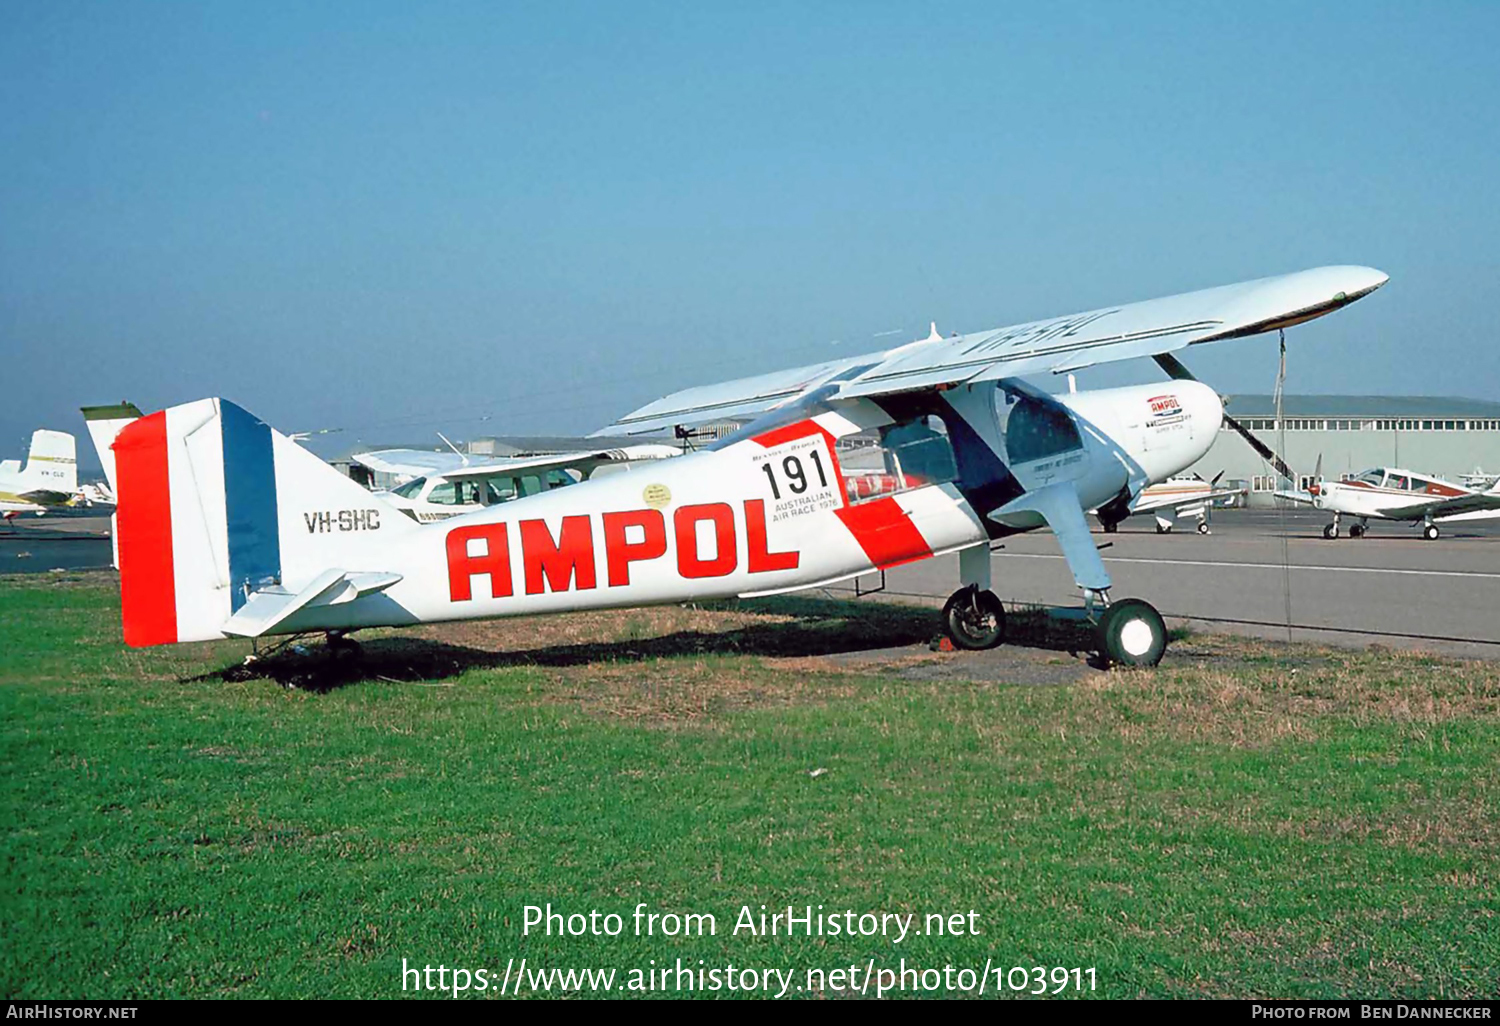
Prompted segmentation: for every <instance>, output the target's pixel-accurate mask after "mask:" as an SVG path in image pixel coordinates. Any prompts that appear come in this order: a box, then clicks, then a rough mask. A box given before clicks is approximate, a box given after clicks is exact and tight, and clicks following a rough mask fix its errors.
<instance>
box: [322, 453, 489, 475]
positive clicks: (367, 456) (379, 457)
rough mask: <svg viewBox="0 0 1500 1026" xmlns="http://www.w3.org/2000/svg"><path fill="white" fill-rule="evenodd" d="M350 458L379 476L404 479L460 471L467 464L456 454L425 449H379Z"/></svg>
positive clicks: (356, 454)
mask: <svg viewBox="0 0 1500 1026" xmlns="http://www.w3.org/2000/svg"><path fill="white" fill-rule="evenodd" d="M349 458H350V459H352V460H353V461H354V462H355V463H359V464H362V465H364V466H366V467H369V468H370V469H371V470H373V471H375V472H376V473H377V474H396V475H399V476H404V477H426V476H428V475H430V474H446V473H447V472H448V471H450V470H457V469H459V468H460V467H462V466H464V465H465V462H466V461H465V460H464V458H463V457H462V456H460V455H459V454H458V453H456V452H428V451H426V450H424V449H378V450H376V451H374V452H357V453H355V454H354V455H353V456H351V457H349Z"/></svg>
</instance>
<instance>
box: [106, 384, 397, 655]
mask: <svg viewBox="0 0 1500 1026" xmlns="http://www.w3.org/2000/svg"><path fill="white" fill-rule="evenodd" d="M113 454H114V463H115V474H116V478H117V484H116V488H117V494H118V499H119V505H118V508H117V514H116V515H117V518H118V520H117V543H118V548H119V567H120V590H121V605H122V612H123V616H124V622H125V641H126V643H127V644H129V645H132V646H143V645H160V644H170V643H173V642H184V641H206V640H211V639H214V638H221V637H224V636H226V635H225V632H224V630H223V627H224V624H225V622H226V621H227V620H228V619H229V618H230V617H231V616H233V615H234V614H235V613H236V612H237V611H238V610H239V609H240V608H241V607H243V606H244V605H245V603H246V602H247V601H248V600H249V598H250V596H251V595H253V594H254V593H256V592H257V591H262V590H266V589H275V588H286V589H292V590H294V591H295V590H296V589H298V588H301V587H303V586H304V585H306V584H307V583H308V582H309V581H311V580H312V579H314V578H315V577H317V576H318V574H320V573H322V572H324V571H325V570H328V569H330V568H340V569H344V570H350V571H359V570H379V569H380V567H379V565H378V564H379V562H380V558H381V555H382V543H386V542H389V540H390V539H391V538H393V537H395V536H397V535H399V534H401V533H404V532H405V531H407V530H411V529H415V528H416V525H415V524H413V523H412V522H411V521H410V520H408V519H407V518H405V517H402V516H400V514H399V513H397V512H396V511H395V510H393V509H391V508H390V507H387V506H384V505H383V504H382V503H381V502H380V500H378V499H376V498H375V497H374V496H373V495H371V494H370V493H369V492H367V491H365V489H363V488H362V487H360V486H359V485H358V484H356V483H355V482H353V481H351V480H350V479H349V478H347V477H345V476H344V475H342V474H340V473H339V472H338V471H336V470H334V469H333V468H332V467H330V466H328V465H327V464H326V463H324V462H323V461H322V460H320V459H318V457H316V456H314V455H313V454H312V453H310V452H308V451H307V450H305V449H303V448H302V447H301V446H299V445H298V444H297V443H296V442H293V441H292V440H291V439H289V438H287V437H286V436H285V435H282V434H280V433H279V432H277V431H275V430H273V429H272V428H271V427H269V426H268V425H267V424H265V423H264V422H263V421H261V420H260V419H259V418H257V417H255V416H254V415H253V414H251V413H249V412H247V411H246V410H244V409H243V408H241V407H239V406H236V405H235V404H234V403H231V402H227V401H225V400H222V399H203V400H199V401H198V402H194V403H187V404H184V405H182V406H174V407H171V408H169V409H166V410H163V411H161V412H160V413H154V414H151V415H150V416H147V417H141V418H140V419H138V420H134V421H132V422H130V423H128V424H127V425H126V426H125V427H124V428H123V430H121V431H120V432H119V434H118V435H117V436H116V437H115V438H114V442H113ZM340 514H342V515H343V516H342V521H341V520H340ZM341 522H342V523H343V524H344V525H345V526H346V527H347V529H345V530H340V529H339V528H338V527H337V526H336V525H338V524H340V523H341ZM325 523H326V524H330V525H335V526H334V527H333V528H332V529H331V530H328V531H319V530H318V528H319V527H321V526H323V525H324V524H325ZM309 525H311V526H309Z"/></svg>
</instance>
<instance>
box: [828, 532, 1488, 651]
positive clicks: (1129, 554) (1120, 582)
mask: <svg viewBox="0 0 1500 1026" xmlns="http://www.w3.org/2000/svg"><path fill="white" fill-rule="evenodd" d="M1328 519H1329V518H1328V515H1327V514H1323V513H1317V512H1314V511H1302V510H1288V511H1286V512H1284V513H1283V512H1282V511H1278V510H1223V511H1218V512H1216V514H1215V518H1214V521H1213V523H1212V533H1211V534H1209V535H1206V536H1205V535H1200V534H1197V533H1196V532H1195V531H1194V530H1193V529H1192V525H1191V524H1188V525H1186V527H1185V528H1182V527H1180V528H1178V530H1176V531H1173V532H1172V533H1170V534H1158V533H1156V528H1155V525H1154V520H1153V519H1152V518H1151V517H1149V516H1144V517H1132V518H1131V519H1129V520H1127V521H1126V522H1125V523H1123V524H1121V525H1120V529H1119V531H1118V532H1117V533H1115V534H1104V533H1102V532H1099V531H1097V530H1096V532H1095V534H1094V540H1095V542H1096V543H1097V544H1099V545H1100V546H1108V547H1107V548H1105V549H1104V551H1103V556H1104V562H1105V565H1106V567H1107V568H1108V569H1109V572H1110V575H1111V576H1112V577H1113V578H1114V589H1113V591H1112V595H1113V596H1114V597H1115V598H1125V597H1127V596H1133V597H1139V598H1143V599H1145V600H1147V601H1148V602H1150V603H1151V604H1152V605H1154V606H1156V607H1157V608H1158V609H1160V610H1161V612H1162V613H1163V614H1164V615H1165V616H1167V617H1169V618H1170V619H1175V620H1178V621H1185V622H1186V623H1187V624H1188V625H1189V626H1192V627H1195V628H1198V629H1205V630H1213V631H1228V632H1233V633H1242V634H1249V635H1254V636H1259V637H1267V638H1279V639H1288V638H1290V639H1293V640H1299V641H1320V642H1325V643H1332V644H1352V645H1358V646H1364V645H1368V644H1371V643H1380V644H1385V645H1389V646H1391V647H1393V648H1415V649H1424V650H1428V651H1435V652H1443V653H1447V654H1453V655H1464V656H1476V657H1482V658H1500V521H1481V522H1472V523H1465V524H1451V525H1444V526H1443V532H1444V533H1443V536H1442V537H1441V538H1439V539H1437V540H1436V541H1426V540H1425V539H1423V538H1422V537H1421V535H1420V533H1419V532H1418V531H1417V530H1416V529H1415V528H1413V527H1411V526H1410V525H1406V524H1395V523H1372V525H1371V528H1370V533H1369V534H1368V535H1367V536H1366V537H1364V538H1358V539H1353V538H1349V537H1347V536H1345V537H1340V538H1337V539H1333V540H1326V539H1324V538H1323V536H1322V530H1323V527H1324V525H1325V524H1327V523H1328ZM1000 544H1001V545H1002V546H1003V547H1001V548H998V549H996V551H995V552H994V553H993V555H992V557H991V560H992V573H993V587H994V590H995V593H996V594H998V595H999V596H1000V597H1001V598H1003V599H1005V600H1006V601H1007V602H1020V603H1036V604H1041V605H1072V606H1076V605H1078V604H1079V601H1080V598H1079V592H1078V589H1077V588H1076V587H1075V586H1074V584H1073V577H1072V575H1071V574H1070V573H1069V572H1068V568H1067V564H1066V563H1065V562H1064V561H1063V558H1062V555H1061V552H1060V551H1059V549H1058V547H1057V542H1056V540H1055V539H1053V538H1052V537H1051V535H1050V534H1049V533H1047V532H1046V531H1039V532H1034V533H1031V534H1026V535H1018V536H1015V537H1011V538H1007V539H1005V540H1004V541H1003V542H1002V543H1000ZM957 581H958V560H957V557H954V556H948V557H942V558H939V559H930V560H926V561H923V562H920V563H912V564H908V565H906V566H901V567H896V568H894V569H892V570H890V571H888V572H887V574H886V582H885V583H886V591H885V593H884V594H885V596H886V597H888V598H893V599H900V600H905V601H921V602H928V603H932V604H941V603H942V602H944V601H945V600H946V599H947V597H948V596H949V595H950V594H951V593H952V592H953V590H954V588H955V587H956V586H957ZM859 586H860V588H861V589H865V588H871V587H878V586H879V580H878V575H874V574H872V575H867V576H866V577H864V578H863V579H861V581H860V582H859ZM829 590H830V591H833V592H835V593H838V594H844V593H847V592H851V591H853V590H854V585H853V583H850V584H847V585H840V586H839V587H838V588H835V589H829ZM1289 625H1290V626H1289Z"/></svg>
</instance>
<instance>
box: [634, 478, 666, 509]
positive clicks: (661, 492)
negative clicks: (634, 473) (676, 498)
mask: <svg viewBox="0 0 1500 1026" xmlns="http://www.w3.org/2000/svg"><path fill="white" fill-rule="evenodd" d="M641 499H642V500H644V501H645V503H646V505H648V506H650V507H651V508H652V509H661V508H662V507H663V506H665V505H667V504H668V503H670V502H671V501H672V489H670V488H668V487H667V486H666V485H664V484H654V485H647V486H646V490H645V491H644V492H642V493H641Z"/></svg>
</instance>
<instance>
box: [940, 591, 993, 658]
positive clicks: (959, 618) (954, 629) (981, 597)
mask: <svg viewBox="0 0 1500 1026" xmlns="http://www.w3.org/2000/svg"><path fill="white" fill-rule="evenodd" d="M943 628H944V630H946V631H947V633H948V637H949V638H951V639H952V640H953V644H954V645H956V646H957V647H958V648H966V649H969V650H971V651H977V650H979V649H985V648H994V647H995V646H996V645H999V644H1000V643H1001V642H1003V641H1004V640H1005V607H1004V606H1003V605H1001V604H1000V600H999V599H998V598H997V597H995V593H994V592H992V591H980V590H979V589H978V588H974V587H969V588H960V589H959V590H958V591H955V592H954V593H953V594H952V595H951V596H949V598H948V602H947V604H946V605H944V606H943Z"/></svg>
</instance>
